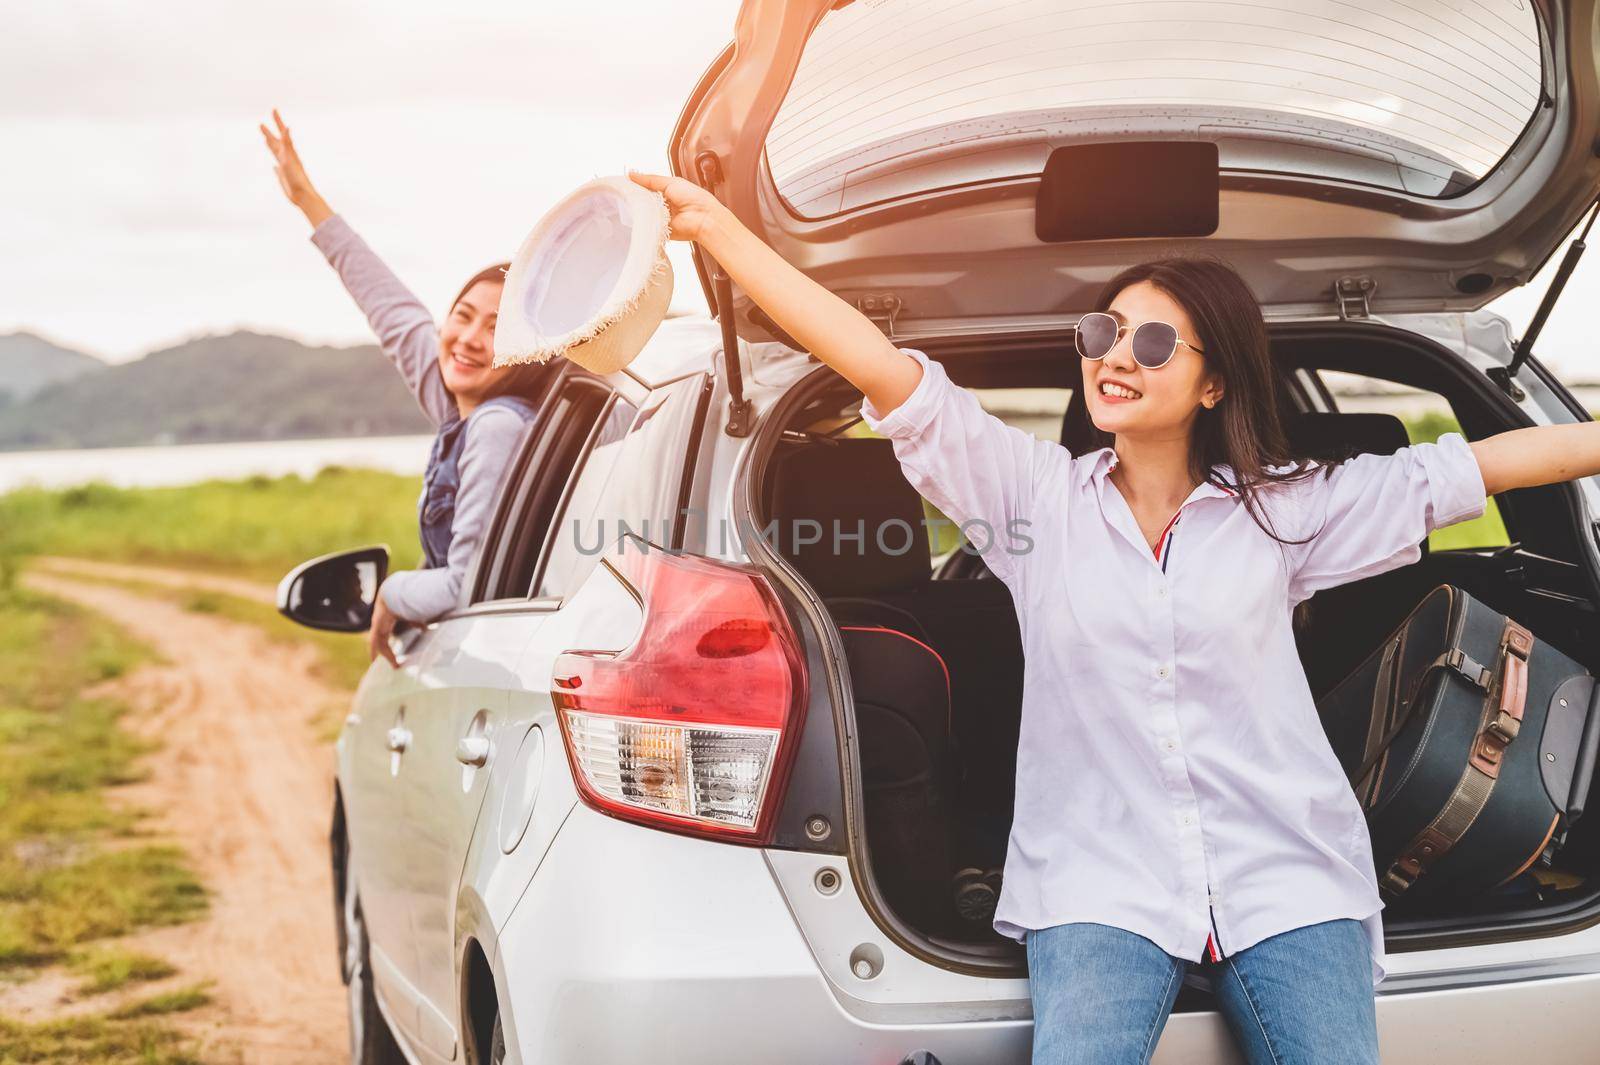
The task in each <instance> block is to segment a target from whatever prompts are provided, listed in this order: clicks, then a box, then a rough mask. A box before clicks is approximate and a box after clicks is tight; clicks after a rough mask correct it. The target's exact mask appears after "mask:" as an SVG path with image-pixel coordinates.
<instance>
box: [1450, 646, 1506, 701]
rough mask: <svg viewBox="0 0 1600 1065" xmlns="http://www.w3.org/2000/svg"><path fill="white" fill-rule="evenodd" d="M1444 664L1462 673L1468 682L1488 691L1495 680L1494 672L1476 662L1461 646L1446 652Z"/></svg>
mask: <svg viewBox="0 0 1600 1065" xmlns="http://www.w3.org/2000/svg"><path fill="white" fill-rule="evenodd" d="M1444 664H1445V665H1447V666H1449V667H1450V668H1451V669H1453V670H1455V671H1456V672H1457V673H1459V674H1461V676H1462V678H1463V679H1464V680H1465V681H1466V682H1467V683H1468V684H1471V685H1473V686H1474V687H1476V688H1481V689H1482V690H1484V691H1488V690H1489V685H1490V684H1491V683H1493V681H1494V674H1493V673H1491V672H1490V671H1489V670H1488V669H1487V668H1486V667H1484V666H1482V665H1479V664H1478V663H1477V662H1475V661H1474V660H1473V659H1472V656H1470V655H1468V654H1467V652H1465V651H1463V650H1462V649H1461V648H1459V647H1452V648H1450V650H1448V651H1446V652H1445V655H1444Z"/></svg>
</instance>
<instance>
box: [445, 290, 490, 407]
mask: <svg viewBox="0 0 1600 1065" xmlns="http://www.w3.org/2000/svg"><path fill="white" fill-rule="evenodd" d="M500 289H501V285H500V283H499V282H496V281H479V282H478V283H477V284H475V285H473V286H472V287H471V288H469V289H467V291H465V292H463V293H462V294H461V298H460V299H458V300H456V305H455V306H454V307H451V308H450V313H449V314H448V315H446V316H445V320H444V324H443V325H441V326H440V327H439V372H440V375H441V376H443V378H444V385H445V387H446V388H448V389H449V390H450V392H451V394H452V395H454V396H455V397H456V399H457V401H458V402H465V403H467V404H470V405H474V406H475V405H477V404H478V403H481V402H482V401H483V400H484V399H486V398H487V397H488V395H489V393H490V383H491V382H492V381H493V380H494V378H495V376H496V375H497V374H500V373H503V372H504V371H503V370H496V369H494V367H493V366H492V363H493V362H494V323H495V315H496V313H497V312H498V311H499V309H500Z"/></svg>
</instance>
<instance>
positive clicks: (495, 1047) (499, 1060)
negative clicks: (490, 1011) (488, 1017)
mask: <svg viewBox="0 0 1600 1065" xmlns="http://www.w3.org/2000/svg"><path fill="white" fill-rule="evenodd" d="M505 1060H506V1030H505V1028H504V1027H502V1026H501V1024H500V1014H498V1013H496V1014H495V1015H494V1034H493V1035H492V1036H490V1037H489V1065H505Z"/></svg>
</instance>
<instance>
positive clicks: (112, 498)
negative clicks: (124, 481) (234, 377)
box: [0, 467, 421, 583]
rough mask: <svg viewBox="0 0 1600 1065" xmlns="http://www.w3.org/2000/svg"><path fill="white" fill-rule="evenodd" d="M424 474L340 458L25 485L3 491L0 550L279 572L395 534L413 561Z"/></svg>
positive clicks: (391, 541)
mask: <svg viewBox="0 0 1600 1065" xmlns="http://www.w3.org/2000/svg"><path fill="white" fill-rule="evenodd" d="M419 483H420V482H419V480H418V479H417V478H415V477H402V476H399V475H397V474H391V473H382V472H378V471H373V470H350V469H341V468H337V467H334V468H329V469H326V470H323V471H322V472H321V473H319V474H318V475H317V476H316V477H313V478H311V479H310V480H306V479H303V478H300V477H296V476H288V477H277V478H269V477H252V478H248V479H246V480H242V481H207V482H205V483H203V484H196V485H187V486H184V487H179V488H113V487H110V486H108V485H104V484H89V485H84V486H82V487H78V488H68V489H57V490H47V489H38V488H24V489H19V490H17V491H14V492H11V493H8V494H6V495H3V496H0V556H6V555H11V556H16V555H28V554H51V555H76V556H79V557H82V558H93V559H98V560H101V561H119V562H143V563H160V564H168V565H178V566H185V567H189V568H194V569H205V570H213V571H222V572H228V573H231V574H237V575H241V576H246V577H253V578H256V579H259V580H266V581H276V580H277V579H278V578H280V577H282V576H283V574H284V573H286V572H287V571H288V570H289V569H290V568H291V567H293V566H295V565H297V564H299V563H300V562H303V561H305V560H306V559H308V558H313V557H315V556H317V555H323V554H327V553H329V552H331V551H340V550H344V549H345V548H352V547H360V546H362V545H365V544H372V543H387V544H388V545H389V547H390V549H391V550H392V551H393V552H394V558H393V561H392V567H391V568H394V569H407V568H411V567H414V566H415V565H416V564H417V561H418V559H419V558H420V556H421V550H420V548H419V547H418V544H417V517H416V500H417V491H418V488H419ZM3 566H4V563H3V562H0V568H3ZM3 581H4V575H3V573H0V583H3Z"/></svg>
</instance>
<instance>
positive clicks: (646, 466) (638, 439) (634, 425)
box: [534, 374, 707, 596]
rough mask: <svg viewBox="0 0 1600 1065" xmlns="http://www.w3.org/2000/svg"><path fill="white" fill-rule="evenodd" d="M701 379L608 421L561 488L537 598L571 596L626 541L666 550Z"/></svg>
mask: <svg viewBox="0 0 1600 1065" xmlns="http://www.w3.org/2000/svg"><path fill="white" fill-rule="evenodd" d="M706 383H707V378H706V376H705V375H704V374H695V375H693V376H692V377H688V378H685V379H683V380H681V381H678V382H675V383H673V384H670V385H667V386H665V387H663V388H660V389H657V390H656V391H655V392H652V393H651V394H650V395H649V396H648V397H647V398H646V400H645V401H644V403H643V405H642V406H641V407H640V408H639V410H638V411H637V412H633V411H631V410H630V411H624V410H623V408H622V407H621V406H620V405H619V406H618V407H616V408H613V410H612V411H611V413H610V414H608V415H607V417H606V418H605V420H604V422H603V424H602V425H601V427H600V429H599V431H598V432H597V433H596V435H595V441H594V444H593V446H592V447H591V449H590V450H589V452H588V454H587V455H586V456H585V458H584V461H583V465H582V466H581V467H580V468H579V470H578V472H577V474H576V475H575V477H574V478H573V481H572V484H571V485H570V486H569V488H568V495H567V499H566V500H565V502H564V503H563V505H562V508H561V519H560V520H559V521H558V522H557V523H556V525H555V527H554V528H553V530H552V533H551V536H550V538H549V540H548V543H547V545H546V552H545V553H546V558H545V562H544V564H543V566H542V567H541V569H540V576H539V579H538V584H537V587H536V588H535V589H534V594H535V595H536V596H566V595H569V594H571V593H572V592H573V591H574V590H575V589H576V588H577V587H578V586H579V585H581V584H582V583H583V581H584V579H585V578H587V577H588V576H589V571H590V570H592V569H593V568H594V567H595V565H597V564H598V562H599V560H600V558H601V556H602V555H605V554H610V553H613V551H614V548H615V545H616V544H617V542H618V540H619V539H620V538H621V537H622V536H624V535H627V534H630V533H631V534H633V535H636V536H639V537H641V538H642V539H644V540H645V541H647V542H648V543H651V544H654V545H656V546H659V547H670V546H676V545H674V544H673V543H672V539H673V530H674V529H675V527H676V524H677V517H678V509H679V507H680V506H681V505H682V503H681V498H682V492H683V472H684V468H683V467H684V462H685V461H686V458H687V455H688V451H689V445H690V441H691V438H692V437H693V436H694V435H695V431H696V427H697V426H698V425H699V424H700V423H701V420H702V415H703V409H704V403H705V401H706V398H707V397H706Z"/></svg>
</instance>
